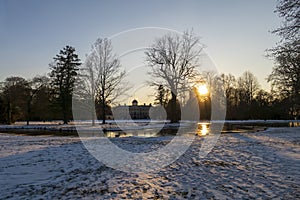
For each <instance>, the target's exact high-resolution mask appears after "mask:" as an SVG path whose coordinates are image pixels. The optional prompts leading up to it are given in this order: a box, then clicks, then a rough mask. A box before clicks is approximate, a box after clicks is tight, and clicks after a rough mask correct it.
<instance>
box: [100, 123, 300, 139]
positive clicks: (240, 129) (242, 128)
mask: <svg viewBox="0 0 300 200" xmlns="http://www.w3.org/2000/svg"><path fill="white" fill-rule="evenodd" d="M280 126H283V127H297V126H298V127H299V126H300V122H284V123H274V122H272V123H271V122H270V123H266V122H264V123H258V122H249V123H225V124H224V127H223V131H222V133H245V132H257V131H262V130H265V129H266V127H280ZM196 127H197V130H194V129H190V128H187V129H186V132H185V131H184V130H185V129H184V128H183V129H182V130H183V132H184V133H183V134H184V135H195V134H196V135H198V136H201V137H203V136H206V135H209V134H210V131H211V130H210V128H211V123H208V122H201V123H198V125H197V126H196ZM178 128H179V127H177V128H174V127H173V128H166V127H165V128H164V129H162V130H158V129H154V128H153V129H141V130H127V131H107V132H105V135H106V136H107V137H112V138H114V137H133V136H134V137H159V136H175V135H176V134H177V133H178Z"/></svg>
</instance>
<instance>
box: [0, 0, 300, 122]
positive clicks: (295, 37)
mask: <svg viewBox="0 0 300 200" xmlns="http://www.w3.org/2000/svg"><path fill="white" fill-rule="evenodd" d="M299 8H300V3H299V1H297V0H281V1H279V3H278V6H277V8H276V11H275V12H277V13H278V14H279V16H280V17H282V18H283V25H282V26H281V27H280V28H278V29H276V30H274V31H273V33H275V34H278V35H279V36H280V37H281V38H282V39H281V41H280V42H279V43H278V44H277V46H276V47H274V48H271V49H269V50H268V51H267V52H268V56H269V57H270V58H272V59H274V68H273V70H272V73H271V74H270V75H269V76H268V77H267V79H268V81H269V82H270V84H271V85H272V89H271V91H270V92H267V91H265V90H263V89H262V88H261V87H260V85H259V83H258V81H257V78H256V77H255V76H254V75H253V74H252V73H251V72H250V71H246V72H244V73H243V74H242V75H241V76H240V77H235V76H233V75H231V74H221V75H217V74H215V73H214V72H209V71H208V72H200V71H199V70H198V69H199V65H200V62H199V59H200V54H201V52H202V50H203V45H201V44H200V43H199V38H198V37H196V36H195V35H194V34H193V32H192V31H185V32H184V33H183V34H182V35H178V34H177V35H176V34H175V35H174V34H166V35H164V36H162V37H161V38H157V39H156V40H155V41H154V43H153V45H152V46H151V47H150V48H148V49H147V50H146V52H145V58H146V59H145V61H146V62H147V63H148V69H149V75H150V76H151V77H152V80H153V81H152V82H151V85H153V86H154V87H156V88H157V94H156V98H155V101H156V102H155V103H156V104H160V105H162V106H163V107H165V109H166V111H167V117H168V119H169V120H170V121H171V122H178V121H179V120H180V116H181V113H180V112H181V110H180V106H179V104H183V105H184V104H186V103H187V102H188V101H189V100H187V97H188V96H189V94H191V91H192V93H194V94H196V95H197V96H198V97H197V99H198V105H199V109H200V119H210V116H211V106H212V104H213V99H212V98H211V97H212V96H214V95H215V97H216V96H222V95H224V99H226V103H225V102H223V103H224V104H226V107H227V109H226V119H296V118H299V115H300V114H299V113H300V104H299V102H300V54H299V53H300V41H299V38H300V37H299V32H300V31H299V27H300V24H299V23H300V19H299V18H300V14H299V10H300V9H299ZM200 67H201V66H200ZM50 70H51V71H50V72H49V74H48V75H47V76H36V77H34V78H33V79H30V80H26V79H24V78H22V77H8V78H6V79H5V80H4V81H3V82H2V83H1V85H0V122H2V123H7V124H11V123H14V122H15V121H17V120H23V121H24V120H25V121H27V124H29V122H30V121H31V120H38V121H46V120H58V119H59V120H63V122H64V123H68V122H69V121H70V120H72V118H73V115H72V100H73V103H74V99H75V102H76V103H78V106H81V105H84V106H85V111H86V113H82V116H83V115H86V116H87V118H88V119H92V122H93V125H94V123H95V120H96V119H102V123H105V116H106V115H107V114H111V109H110V106H111V105H112V102H113V101H114V100H115V99H117V97H119V96H120V95H121V94H122V93H124V92H125V91H126V89H128V88H127V84H126V82H125V77H126V72H125V71H123V70H122V68H121V64H120V61H119V59H118V57H117V55H115V54H114V53H113V49H112V45H111V41H110V40H108V39H101V38H100V39H97V40H96V42H95V43H94V44H93V45H92V48H91V50H90V52H89V54H88V55H87V56H86V59H85V61H84V62H83V63H82V62H81V59H80V58H79V56H78V55H77V53H76V51H75V48H74V47H71V46H66V47H64V48H63V49H62V50H60V52H59V53H58V54H57V55H56V56H55V57H54V58H53V62H52V63H50ZM200 83H202V84H203V83H205V84H206V85H207V87H208V88H209V89H208V91H209V92H210V94H208V95H206V96H203V95H200V94H198V93H197V91H196V90H195V87H196V85H197V84H200ZM220 91H223V92H221V93H220ZM216 94H217V95H216ZM221 103H222V102H221Z"/></svg>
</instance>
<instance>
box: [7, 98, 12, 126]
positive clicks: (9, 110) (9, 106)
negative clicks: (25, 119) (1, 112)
mask: <svg viewBox="0 0 300 200" xmlns="http://www.w3.org/2000/svg"><path fill="white" fill-rule="evenodd" d="M11 123H12V120H11V103H10V102H8V105H7V124H9V125H11Z"/></svg>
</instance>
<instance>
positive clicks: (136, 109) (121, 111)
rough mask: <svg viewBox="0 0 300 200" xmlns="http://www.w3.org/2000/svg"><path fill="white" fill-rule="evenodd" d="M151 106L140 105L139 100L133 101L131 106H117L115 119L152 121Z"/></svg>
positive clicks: (114, 114) (114, 111) (114, 112)
mask: <svg viewBox="0 0 300 200" xmlns="http://www.w3.org/2000/svg"><path fill="white" fill-rule="evenodd" d="M151 106H152V105H151V104H149V105H146V104H144V105H138V101H137V100H135V99H134V100H133V101H132V105H131V106H126V105H124V106H121V105H119V106H117V107H115V108H114V109H113V116H114V119H123V120H130V119H150V117H149V109H150V108H151Z"/></svg>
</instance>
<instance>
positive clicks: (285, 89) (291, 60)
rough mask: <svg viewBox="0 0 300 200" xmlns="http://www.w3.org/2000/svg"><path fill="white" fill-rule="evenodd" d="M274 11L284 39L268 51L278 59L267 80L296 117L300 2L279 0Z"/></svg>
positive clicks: (298, 111)
mask: <svg viewBox="0 0 300 200" xmlns="http://www.w3.org/2000/svg"><path fill="white" fill-rule="evenodd" d="M275 12H277V13H278V15H279V17H281V18H282V19H283V23H282V25H281V27H279V28H278V29H276V30H274V31H273V33H275V34H277V35H279V36H280V37H281V41H280V42H279V44H277V46H276V47H275V48H272V49H270V50H268V53H269V55H268V56H269V57H271V58H274V61H275V67H274V68H273V71H272V73H271V74H270V76H269V77H268V81H269V82H271V84H272V86H273V87H274V89H275V90H277V92H279V93H280V97H281V99H282V100H283V101H282V102H286V103H285V104H286V105H283V106H287V107H288V109H289V113H290V115H291V116H293V117H294V118H297V115H299V114H300V104H299V102H300V91H299V88H300V75H299V74H300V40H299V39H300V31H299V30H300V2H299V0H280V1H279V3H278V5H277V7H276V10H275ZM282 97H283V98H282Z"/></svg>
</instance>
